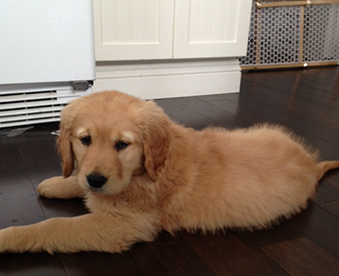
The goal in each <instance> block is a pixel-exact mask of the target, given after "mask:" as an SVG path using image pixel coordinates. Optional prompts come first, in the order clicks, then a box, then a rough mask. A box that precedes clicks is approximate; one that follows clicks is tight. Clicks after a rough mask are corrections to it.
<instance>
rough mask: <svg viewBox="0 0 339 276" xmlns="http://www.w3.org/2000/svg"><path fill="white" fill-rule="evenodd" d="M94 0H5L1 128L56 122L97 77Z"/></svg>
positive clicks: (0, 41) (0, 14)
mask: <svg viewBox="0 0 339 276" xmlns="http://www.w3.org/2000/svg"><path fill="white" fill-rule="evenodd" d="M93 36H94V35H93V14H92V1H91V0H29V1H28V0H1V1H0V128H4V127H13V126H19V125H28V124H29V125H31V124H37V123H45V122H53V121H58V120H59V115H60V110H61V109H62V108H63V107H64V106H65V105H66V104H67V102H69V101H70V100H72V99H74V98H76V97H79V96H81V95H83V94H87V93H89V92H90V91H91V88H90V86H91V84H92V83H93V81H94V79H95V57H94V38H93Z"/></svg>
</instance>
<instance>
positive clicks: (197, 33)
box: [173, 0, 252, 58]
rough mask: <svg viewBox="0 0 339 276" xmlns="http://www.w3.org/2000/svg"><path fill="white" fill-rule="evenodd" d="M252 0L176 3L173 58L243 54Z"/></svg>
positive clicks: (192, 0)
mask: <svg viewBox="0 0 339 276" xmlns="http://www.w3.org/2000/svg"><path fill="white" fill-rule="evenodd" d="M251 4H252V0H237V1H235V0H180V1H176V6H175V37H174V53H173V57H174V58H195V57H226V56H227V57H232V56H241V55H245V54H246V46H247V36H248V28H249V20H250V12H251Z"/></svg>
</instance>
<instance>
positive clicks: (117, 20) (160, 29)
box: [93, 0, 174, 61]
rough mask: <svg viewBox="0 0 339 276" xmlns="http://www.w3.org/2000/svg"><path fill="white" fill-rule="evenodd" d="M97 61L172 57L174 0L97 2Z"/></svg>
mask: <svg viewBox="0 0 339 276" xmlns="http://www.w3.org/2000/svg"><path fill="white" fill-rule="evenodd" d="M93 7H94V21H95V22H94V25H95V46H96V59H97V60H98V61H101V60H105V61H108V60H138V59H164V58H172V39H173V17H174V16H173V12H174V0H94V1H93Z"/></svg>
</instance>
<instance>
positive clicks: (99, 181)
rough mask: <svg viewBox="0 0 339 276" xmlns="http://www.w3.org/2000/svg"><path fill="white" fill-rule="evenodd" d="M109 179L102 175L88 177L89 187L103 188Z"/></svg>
mask: <svg viewBox="0 0 339 276" xmlns="http://www.w3.org/2000/svg"><path fill="white" fill-rule="evenodd" d="M106 181H107V178H106V177H105V176H103V175H101V174H89V175H87V182H88V185H89V186H91V187H92V188H97V189H98V188H101V187H102V186H104V185H105V183H106Z"/></svg>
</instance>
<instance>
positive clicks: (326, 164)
mask: <svg viewBox="0 0 339 276" xmlns="http://www.w3.org/2000/svg"><path fill="white" fill-rule="evenodd" d="M338 168H339V160H338V161H322V162H320V163H318V164H317V169H318V172H317V177H318V181H319V180H320V179H321V178H322V177H323V176H324V174H325V173H326V172H327V171H329V170H333V169H338Z"/></svg>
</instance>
